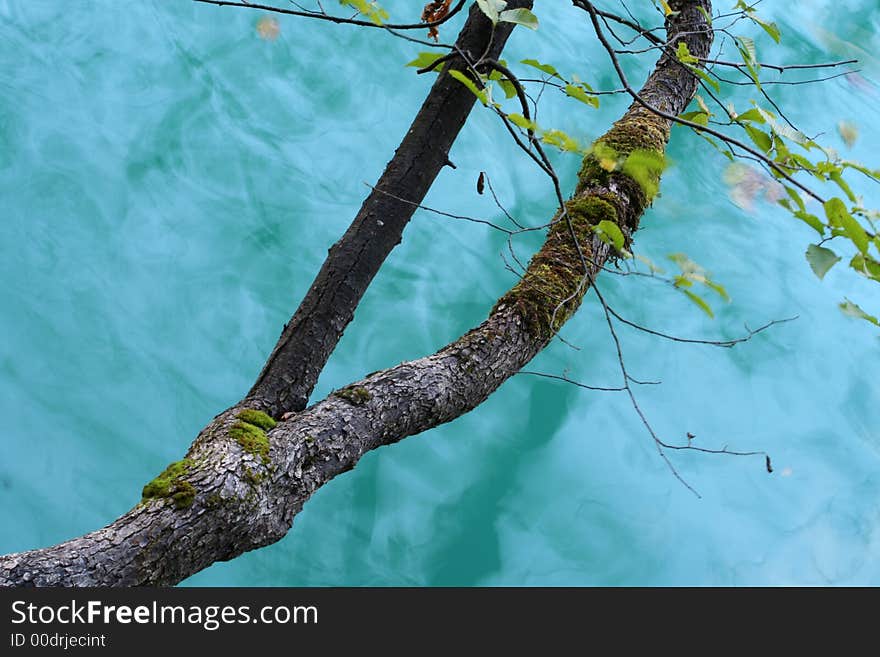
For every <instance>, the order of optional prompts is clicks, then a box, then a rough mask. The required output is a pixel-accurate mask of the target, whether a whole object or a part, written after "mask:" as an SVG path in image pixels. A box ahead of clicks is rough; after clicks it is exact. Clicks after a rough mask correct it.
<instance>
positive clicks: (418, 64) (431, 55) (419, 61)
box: [407, 52, 443, 71]
mask: <svg viewBox="0 0 880 657" xmlns="http://www.w3.org/2000/svg"><path fill="white" fill-rule="evenodd" d="M441 57H443V55H442V54H439V53H436V52H420V53H419V55H418V57H416V58H415V59H414V60H412V61H411V62H408V63H407V66H412V67H414V68H427V67H428V66H430V65H431V64H433V63H434V62H436V61H437V60H438V59H440V58H441ZM434 70H435V71H441V70H443V67H442V65H441V66H438V67H436V68H435V69H434Z"/></svg>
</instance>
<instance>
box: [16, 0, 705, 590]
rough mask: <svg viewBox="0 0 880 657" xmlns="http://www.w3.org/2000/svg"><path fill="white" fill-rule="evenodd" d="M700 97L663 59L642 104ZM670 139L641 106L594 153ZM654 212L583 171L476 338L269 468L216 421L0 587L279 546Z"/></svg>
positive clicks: (291, 431)
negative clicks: (130, 500)
mask: <svg viewBox="0 0 880 657" xmlns="http://www.w3.org/2000/svg"><path fill="white" fill-rule="evenodd" d="M670 4H671V5H672V6H673V8H674V9H677V10H679V13H677V14H673V15H671V16H670V17H669V19H668V22H667V31H668V33H669V34H670V36H671V37H676V35H679V34H681V35H682V36H680V37H678V38H681V39H683V40H686V41H687V43H688V46H689V49H690V52H691V53H693V54H695V55H697V56H700V57H705V56H706V55H707V54H708V50H709V46H710V45H711V41H712V33H711V31H710V30H709V29H708V27H707V25H706V22H705V19H704V16H703V14H702V13H701V12H700V11H699V10H698V7H702V8H703V9H706V10H711V5H710V2H708V0H704V1H700V2H689V3H686V2H683V1H679V2H676V1H675V0H673V1H672V2H670ZM674 45H675V44H673V47H674ZM695 90H696V80H695V78H694V77H693V76H692V75H691V74H690V73H688V72H687V71H685V69H683V67H681V66H678V65H677V64H676V63H675V62H673V61H672V60H670V59H669V58H667V57H666V56H663V57H661V60H660V61H659V62H658V65H657V67H656V68H655V70H654V71H653V72H652V74H651V76H650V78H649V80H648V82H647V83H646V85H645V87H644V93H645V98H646V99H649V101H650V102H651V103H652V104H656V105H658V106H660V107H662V108H663V110H664V111H666V112H669V113H673V114H678V113H680V112H681V111H682V110H683V109H684V108H685V106H686V105H687V104H688V102H689V101H690V99H691V98H692V97H693V94H694V92H695ZM669 130H670V124H669V122H668V121H666V120H665V119H663V118H662V117H658V116H657V115H656V114H654V113H652V112H650V111H649V110H648V109H646V108H645V107H643V106H642V105H640V104H638V103H634V104H633V105H632V106H631V107H630V109H629V110H628V111H627V112H626V114H625V115H624V116H623V118H621V120H620V121H618V122H617V123H615V125H614V126H613V127H612V128H611V130H609V132H608V133H606V135H605V136H604V137H603V138H602V139H601V140H600V141H601V142H603V143H605V144H606V145H607V146H609V147H611V148H614V150H616V151H617V152H618V153H620V154H622V155H626V154H627V153H630V152H632V151H655V152H656V151H660V152H662V150H663V149H664V148H665V145H666V141H667V139H668V136H669ZM649 202H650V194H649V193H648V192H647V191H646V189H645V188H644V187H643V186H642V185H640V184H638V183H636V182H635V181H634V180H633V179H632V178H629V177H628V176H626V175H624V174H623V173H621V172H611V173H609V172H607V171H605V169H603V168H602V167H599V166H598V164H597V163H596V162H594V161H593V160H591V159H590V158H587V159H586V160H585V163H584V167H583V169H582V173H581V179H580V181H579V185H578V189H577V192H576V194H575V196H574V198H573V199H572V200H570V201H568V202H567V203H566V210H567V219H564V220H560V221H558V222H555V223H554V224H553V226H552V227H551V228H550V230H549V233H548V236H547V240H546V241H545V243H544V245H543V246H542V247H541V249H540V250H539V251H538V253H537V254H535V256H534V257H533V258H532V260H531V262H530V263H529V267H528V270H527V272H526V274H525V275H524V276H523V278H522V279H521V280H520V282H519V283H517V285H516V286H515V287H514V288H513V289H512V290H510V291H509V292H508V293H507V294H506V295H504V296H503V297H502V298H501V299H500V300H499V302H498V304H496V306H495V308H494V309H493V310H492V311H491V313H490V315H489V317H488V319H487V320H486V321H485V322H483V323H482V324H481V325H480V326H478V327H476V328H475V329H473V330H471V331H470V332H468V333H467V334H466V335H464V336H463V337H461V338H460V339H458V340H456V341H455V342H453V343H452V344H450V345H448V346H446V347H444V348H443V349H441V350H440V351H439V352H437V353H436V354H433V355H431V356H427V357H425V358H421V359H419V360H416V361H412V362H408V363H403V364H401V365H398V366H396V367H393V368H390V369H388V370H384V371H382V372H377V373H375V374H372V375H370V376H369V377H367V378H366V379H364V380H362V381H360V382H358V383H355V384H352V385H350V386H347V387H346V388H344V389H342V390H340V391H337V392H336V393H334V394H332V395H331V396H330V397H328V398H327V399H325V400H323V401H321V402H319V403H318V404H316V405H314V406H312V407H311V408H309V409H307V410H305V411H303V412H302V413H299V414H298V415H296V416H294V417H293V418H291V419H290V420H287V421H285V422H281V423H279V424H278V425H277V426H276V427H274V428H273V429H271V430H269V431H268V435H267V438H268V443H267V447H268V453H267V454H266V455H265V457H264V456H263V455H262V454H261V453H260V446H261V443H260V442H259V440H251V441H250V442H249V441H248V440H245V438H247V436H248V435H250V436H251V437H252V438H253V437H254V436H256V438H259V433H254V432H251V433H250V434H247V435H244V436H243V437H242V433H241V427H240V426H239V427H238V432H239V433H238V434H236V424H237V423H238V424H239V425H240V424H241V420H237V419H236V416H237V415H238V414H239V413H240V412H241V410H242V408H243V406H240V407H237V408H234V409H230V410H229V411H226V412H224V413H222V414H221V415H219V416H218V417H217V418H215V420H214V421H213V422H212V423H211V424H210V425H209V426H208V427H206V428H205V429H204V430H203V431H202V432H201V433H200V434H199V436H198V438H197V439H196V441H195V442H194V443H193V445H192V447H191V448H190V451H189V453H188V455H187V459H188V460H187V461H186V462H185V463H184V464H183V465H182V466H179V467H178V470H177V471H176V473H173V477H172V476H171V475H169V478H171V479H173V481H171V482H170V485H168V486H165V487H164V489H163V493H164V495H165V496H166V497H165V498H163V497H161V496H159V497H154V498H152V499H148V500H146V501H145V502H144V503H143V504H141V505H139V506H138V507H136V508H135V509H133V510H131V511H129V512H128V513H127V514H125V515H124V516H122V517H121V518H119V519H118V520H116V521H115V522H114V523H112V524H111V525H109V526H107V527H105V528H104V529H101V530H98V531H97V532H93V533H91V534H88V535H86V536H82V537H80V538H76V539H73V540H71V541H67V542H66V543H62V544H60V545H57V546H54V547H51V548H46V549H42V550H33V551H30V552H24V553H19V554H12V555H7V556H5V557H0V584H2V585H113V586H126V585H143V584H151V585H156V584H174V583H176V582H179V581H180V580H181V579H183V578H185V577H187V576H189V575H191V574H193V573H195V572H197V571H199V570H201V569H202V568H205V567H207V566H208V565H210V564H211V563H213V562H214V561H218V560H228V559H231V558H233V557H235V556H237V555H239V554H241V553H242V552H245V551H247V550H251V549H254V548H257V547H260V546H263V545H267V544H269V543H272V542H274V541H277V540H278V539H280V538H281V537H282V536H284V535H285V534H286V532H287V531H288V529H289V528H290V526H291V524H292V522H293V518H294V516H295V515H296V514H297V513H298V512H299V510H300V509H301V508H302V506H303V504H304V503H305V502H306V500H308V498H309V497H310V495H311V494H312V493H313V492H314V491H315V490H316V489H317V488H318V487H320V486H321V485H323V484H324V483H326V482H327V481H329V480H330V479H332V478H333V477H334V476H336V475H337V474H340V473H342V472H345V471H347V470H350V469H351V468H353V467H354V466H355V464H356V463H357V461H358V460H359V459H360V457H361V456H362V455H363V454H364V453H366V452H367V451H369V450H371V449H375V448H377V447H379V446H382V445H388V444H391V443H394V442H397V441H399V440H401V439H403V438H405V437H407V436H410V435H413V434H416V433H419V432H422V431H425V430H426V429H429V428H431V427H434V426H437V425H439V424H442V423H444V422H448V421H450V420H453V419H455V418H456V417H459V416H460V415H462V414H464V413H466V412H468V411H469V410H471V409H473V408H474V407H476V406H477V405H479V404H480V403H481V402H482V401H483V400H485V399H486V397H488V396H489V395H490V394H491V393H492V392H493V391H494V390H496V389H497V388H498V387H499V386H500V385H501V384H502V383H503V382H504V381H505V380H506V379H507V378H509V377H510V376H512V375H513V374H514V373H516V372H517V371H518V370H519V369H520V368H521V367H522V366H523V365H525V364H526V363H527V362H528V361H529V360H530V359H531V358H533V357H534V356H535V354H537V353H538V352H539V351H540V350H541V349H542V348H544V346H546V344H547V343H548V342H549V341H550V340H551V339H552V337H553V334H554V332H555V331H556V330H557V329H558V327H559V326H561V324H562V323H563V322H564V321H565V320H566V319H567V318H568V317H570V316H571V314H572V313H573V312H574V311H575V310H576V309H577V307H578V305H579V304H580V301H581V299H582V297H583V295H584V293H585V291H586V289H587V286H588V284H589V282H590V281H591V280H592V277H595V276H597V275H598V274H599V271H600V269H601V267H602V265H603V264H604V263H605V262H606V261H607V260H608V258H610V257H613V255H614V254H613V252H612V249H611V247H609V246H608V245H607V244H605V243H604V242H603V241H601V240H600V239H598V237H596V236H595V234H594V233H593V231H592V230H591V226H592V225H593V224H595V223H596V222H597V221H600V220H602V219H609V220H613V221H617V222H618V224H619V225H620V226H621V228H622V229H623V230H624V231H625V232H626V233H627V234H628V235H632V233H633V232H635V230H636V229H637V228H638V223H639V218H640V216H641V214H642V212H643V211H644V209H645V207H646V205H647V204H648V203H649ZM558 218H560V219H562V218H563V214H562V213H560V215H558ZM584 263H587V265H588V272H585V271H584V268H583V264H584ZM586 274H589V275H586ZM244 417H245V418H249V417H250V416H247V415H245V416H244ZM251 419H253V421H254V422H257V423H260V422H261V419H260V418H259V417H256V418H251ZM254 428H255V427H254ZM235 436H239V439H238V440H237V439H236V438H235ZM242 445H245V446H246V447H247V448H248V449H250V451H248V449H244V448H243V447H242ZM159 488H161V487H159ZM172 494H173V495H174V496H173V497H171V495H172Z"/></svg>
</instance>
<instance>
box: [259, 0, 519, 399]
mask: <svg viewBox="0 0 880 657" xmlns="http://www.w3.org/2000/svg"><path fill="white" fill-rule="evenodd" d="M508 6H509V7H510V8H520V7H529V8H530V7H531V6H532V0H512V1H511V2H509V3H508ZM512 30H513V24H511V23H500V24H499V25H498V26H497V27H496V28H495V30H494V35H493V29H492V24H491V23H490V22H489V20H488V19H487V18H486V17H485V16H484V15H483V13H482V12H481V11H480V10H479V9H478V8H477V7H476V5H474V6H472V7H471V10H470V14H469V16H468V19H467V22H466V23H465V25H464V28H463V29H462V31H461V33H460V34H459V37H458V40H457V41H456V48H457V50H459V51H461V52H463V53H466V54H467V55H468V57H469V58H470V60H471V61H476V60H477V59H479V58H480V56H481V55H483V53H486V52H487V51H488V54H487V56H488V57H489V58H491V59H497V58H498V57H499V55H500V54H501V51H502V49H503V48H504V45H505V43H506V42H507V39H508V37H509V36H510V33H511V31H512ZM448 67H449V68H448V70H451V69H455V70H465V69H466V64H465V61H464V60H463V58H461V57H458V56H457V57H455V58H453V59H452V60H451V61H449V62H448ZM475 101H476V98H475V97H474V95H473V94H472V93H471V92H470V91H469V90H468V89H467V88H466V87H465V86H464V85H462V84H461V83H460V82H458V81H457V80H456V79H455V78H453V77H452V76H450V75H449V73H448V71H444V72H443V73H441V74H440V75H439V77H438V78H437V80H436V82H435V83H434V86H433V87H432V89H431V92H430V93H429V94H428V97H427V98H426V99H425V102H424V104H423V105H422V108H421V109H420V110H419V113H418V115H417V116H416V118H415V120H414V121H413V123H412V126H410V129H409V131H408V132H407V133H406V136H405V137H404V138H403V141H402V142H401V144H400V146H399V147H398V149H397V151H396V152H395V153H394V157H393V158H392V159H391V161H390V162H389V163H388V166H387V167H386V168H385V172H384V173H383V174H382V177H381V178H380V179H379V182H378V183H377V184H376V188H375V190H374V191H373V192H372V193H371V194H370V195H369V196H368V197H367V199H366V200H365V201H364V203H363V206H362V207H361V209H360V212H358V214H357V216H356V217H355V219H354V221H353V222H352V224H351V226H350V227H349V229H348V230H347V231H346V232H345V234H344V235H343V236H342V238H341V239H340V240H339V241H338V242H337V243H336V244H334V245H333V246H332V247H331V248H330V252H329V254H328V256H327V259H326V260H325V261H324V265H323V266H322V267H321V271H320V272H319V273H318V276H317V278H315V281H314V282H313V283H312V286H311V287H310V288H309V291H308V292H307V293H306V296H305V298H304V299H303V301H302V303H301V304H300V305H299V308H297V310H296V313H295V314H294V316H293V319H291V320H290V322H289V323H288V324H287V325H286V326H285V327H284V330H283V331H282V333H281V337H280V338H279V340H278V343H277V344H276V345H275V348H274V350H273V351H272V354H271V355H270V356H269V359H268V361H267V362H266V365H265V366H264V367H263V371H262V372H261V373H260V376H259V377H258V378H257V381H256V383H255V384H254V386H253V388H252V389H251V391H250V392H249V393H248V396H247V402H248V403H249V404H250V405H251V406H258V407H260V408H263V409H265V410H266V411H268V412H269V413H271V414H272V415H275V416H280V415H282V414H284V413H286V412H288V411H300V410H302V409H303V408H305V406H306V403H307V402H308V398H309V395H310V394H311V392H312V389H313V388H314V386H315V383H316V382H317V380H318V375H319V374H320V373H321V370H323V369H324V365H325V364H326V362H327V359H328V358H329V357H330V354H331V353H332V352H333V349H335V348H336V344H337V343H338V342H339V339H340V338H341V337H342V333H343V331H345V328H346V326H348V324H349V322H351V320H352V318H353V317H354V311H355V309H356V308H357V306H358V304H359V303H360V300H361V297H363V295H364V292H366V290H367V287H369V285H370V282H371V281H372V280H373V277H374V276H375V275H376V273H377V272H378V271H379V268H380V267H381V266H382V263H383V262H385V258H387V257H388V254H389V253H391V250H392V249H393V248H394V247H395V246H397V245H398V244H400V241H401V236H402V235H403V230H404V228H406V225H407V223H409V220H410V219H411V218H412V216H413V213H414V212H415V210H416V205H417V204H420V203H421V202H422V200H423V199H424V198H425V195H426V194H427V193H428V190H429V189H430V187H431V184H432V183H433V182H434V179H435V178H436V177H437V175H438V174H439V173H440V170H441V169H442V168H443V167H444V166H445V165H446V163H447V162H448V159H449V157H448V156H449V149H450V148H451V147H452V144H453V142H454V141H455V139H456V137H457V136H458V133H459V132H460V131H461V128H462V126H463V125H464V122H465V120H466V119H467V117H468V114H469V113H470V111H471V109H472V108H473V106H474V102H475ZM400 199H405V200H406V201H409V202H404V201H401V200H400Z"/></svg>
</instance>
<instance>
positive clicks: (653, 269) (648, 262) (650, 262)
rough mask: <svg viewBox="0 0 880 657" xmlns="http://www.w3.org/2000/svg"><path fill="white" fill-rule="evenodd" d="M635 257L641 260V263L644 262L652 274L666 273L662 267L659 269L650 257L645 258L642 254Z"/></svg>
mask: <svg viewBox="0 0 880 657" xmlns="http://www.w3.org/2000/svg"><path fill="white" fill-rule="evenodd" d="M636 259H637V260H641V261H642V262H643V263H645V264H646V265H647V266H648V269H650V270H651V273H652V274H665V273H666V272H665V271H664V270H663V269H661V268H660V267H658V266H657V265H655V264H654V261H653V260H651V259H650V258H646V257H645V256H643V255H636Z"/></svg>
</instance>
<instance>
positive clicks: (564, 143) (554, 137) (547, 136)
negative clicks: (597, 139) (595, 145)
mask: <svg viewBox="0 0 880 657" xmlns="http://www.w3.org/2000/svg"><path fill="white" fill-rule="evenodd" d="M541 141H543V142H544V143H545V144H550V145H551V146H556V148H558V149H560V150H563V151H579V150H580V149H581V147H580V144H578V143H577V140H576V139H574V138H572V137H571V136H569V135H568V134H567V133H565V132H563V131H562V130H547V131H545V132H544V133H543V134H542V135H541Z"/></svg>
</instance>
